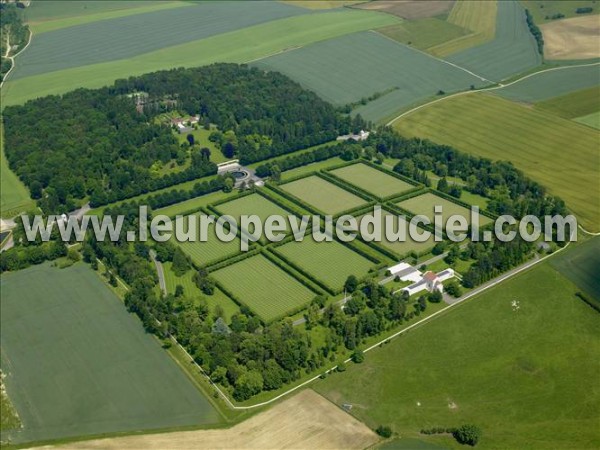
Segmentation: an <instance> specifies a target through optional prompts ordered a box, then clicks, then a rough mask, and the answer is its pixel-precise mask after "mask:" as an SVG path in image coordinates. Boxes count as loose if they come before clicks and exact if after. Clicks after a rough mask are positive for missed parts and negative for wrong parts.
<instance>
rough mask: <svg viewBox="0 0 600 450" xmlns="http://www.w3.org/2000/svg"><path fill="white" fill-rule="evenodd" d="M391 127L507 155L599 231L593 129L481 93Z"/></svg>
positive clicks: (489, 154) (440, 104) (487, 154)
mask: <svg viewBox="0 0 600 450" xmlns="http://www.w3.org/2000/svg"><path fill="white" fill-rule="evenodd" d="M394 128H395V129H396V130H397V131H399V132H400V133H401V134H404V135H405V136H409V137H411V136H418V137H422V138H428V139H431V140H432V141H434V142H437V143H439V144H447V145H452V146H453V147H455V148H456V149H458V150H461V151H464V152H468V153H472V154H475V155H478V156H483V157H486V158H491V159H493V160H504V161H506V160H508V161H511V162H512V163H513V164H514V165H515V167H517V168H518V169H520V170H523V171H524V172H525V173H526V174H527V175H528V176H529V177H531V178H532V179H533V180H536V181H537V182H539V183H540V184H541V185H543V186H544V187H545V188H546V189H547V190H548V191H549V192H551V193H553V194H555V195H558V196H560V197H561V198H562V199H563V200H564V201H565V202H566V204H567V207H568V208H570V209H571V210H572V211H573V212H574V213H575V214H576V215H577V216H578V219H579V222H580V223H581V224H582V225H583V226H584V227H585V228H586V229H588V230H591V231H600V230H598V224H599V223H600V191H598V189H596V188H597V186H598V185H599V183H600V172H599V171H598V167H599V164H600V161H599V158H600V155H598V152H597V151H596V150H595V149H597V145H598V133H597V131H596V130H593V129H592V128H589V127H587V126H584V125H580V124H578V123H576V122H573V121H570V120H567V119H563V118H560V117H557V116H554V115H551V114H548V113H545V112H542V111H537V110H535V109H533V108H528V107H525V106H522V105H519V104H517V103H513V102H510V101H508V100H505V99H502V98H500V97H496V96H492V95H489V94H484V93H474V94H468V95H461V96H457V97H454V98H450V99H447V100H444V101H442V102H438V103H436V104H434V105H430V106H428V107H426V108H422V109H420V110H419V111H416V112H414V113H413V114H410V115H409V116H406V117H404V118H402V119H401V120H399V121H397V122H396V123H395V124H394ZM565 149H569V151H565ZM573 155H577V157H576V158H574V157H573ZM594 204H595V205H594Z"/></svg>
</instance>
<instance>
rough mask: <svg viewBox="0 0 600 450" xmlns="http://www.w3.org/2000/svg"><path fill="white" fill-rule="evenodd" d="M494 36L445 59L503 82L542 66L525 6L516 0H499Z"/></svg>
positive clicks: (490, 78) (489, 78)
mask: <svg viewBox="0 0 600 450" xmlns="http://www.w3.org/2000/svg"><path fill="white" fill-rule="evenodd" d="M497 4H498V14H497V17H496V33H495V36H494V39H492V40H491V41H490V42H487V43H485V44H483V45H480V46H477V47H473V48H470V49H467V50H464V51H461V52H458V53H455V54H453V55H451V56H450V57H448V58H446V59H447V60H448V61H450V62H452V63H454V64H457V65H459V66H461V67H464V68H467V69H469V70H471V71H473V72H474V73H476V74H477V75H480V76H483V77H485V78H487V79H488V80H492V81H500V80H504V79H506V78H509V77H510V76H512V75H515V74H518V73H521V72H524V71H526V70H529V69H532V68H533V67H536V66H539V65H540V64H541V63H542V57H541V55H540V54H539V52H538V50H537V44H536V42H535V39H534V38H533V36H532V35H531V32H530V31H529V28H528V26H527V23H526V22H525V13H524V11H523V7H522V6H521V5H520V4H519V3H518V2H516V1H500V2H497Z"/></svg>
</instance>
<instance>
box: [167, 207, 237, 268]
mask: <svg viewBox="0 0 600 450" xmlns="http://www.w3.org/2000/svg"><path fill="white" fill-rule="evenodd" d="M196 217H198V219H196V220H197V222H198V225H196V226H195V227H194V228H195V229H196V230H198V227H199V223H200V220H201V217H204V218H206V214H197V215H196ZM205 220H206V219H205ZM186 228H187V227H186ZM215 229H216V228H215V225H214V224H211V225H209V227H208V232H207V240H206V242H201V241H200V238H201V236H200V233H199V232H198V236H197V238H194V237H192V240H190V241H189V242H178V241H177V240H176V239H173V243H174V244H175V245H178V246H179V247H181V249H182V250H183V252H184V253H185V254H186V255H188V256H189V257H190V258H192V261H193V262H195V263H196V264H199V265H206V264H210V263H213V262H215V261H217V260H220V259H223V258H225V257H228V256H233V255H236V254H237V253H239V252H240V240H239V239H238V238H237V237H236V238H235V239H233V240H232V241H230V242H224V241H221V240H220V239H219V238H218V237H217V234H216V231H215Z"/></svg>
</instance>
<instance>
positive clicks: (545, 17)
mask: <svg viewBox="0 0 600 450" xmlns="http://www.w3.org/2000/svg"><path fill="white" fill-rule="evenodd" d="M521 2H522V3H523V5H524V6H525V8H527V9H529V11H530V12H531V14H532V15H533V18H534V20H535V23H536V24H538V25H541V24H543V23H546V22H554V21H555V19H552V16H554V15H555V14H562V15H563V16H564V17H565V18H569V17H581V14H577V13H576V11H577V8H589V7H591V8H592V9H593V12H592V14H598V11H599V9H598V3H597V2H596V0H569V1H557V0H521Z"/></svg>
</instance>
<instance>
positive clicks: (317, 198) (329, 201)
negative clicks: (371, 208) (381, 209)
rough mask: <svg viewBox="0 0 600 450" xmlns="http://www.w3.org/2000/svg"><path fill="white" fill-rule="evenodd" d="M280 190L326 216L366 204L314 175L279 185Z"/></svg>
mask: <svg viewBox="0 0 600 450" xmlns="http://www.w3.org/2000/svg"><path fill="white" fill-rule="evenodd" d="M281 188H282V189H283V190H284V191H286V192H289V193H290V194H292V195H293V196H295V197H297V198H299V199H300V200H303V201H305V202H306V203H308V204H310V205H312V206H314V207H315V208H317V209H318V210H319V211H323V212H324V213H326V214H334V215H335V214H338V213H341V212H343V211H347V210H349V209H353V208H356V207H358V206H361V205H364V204H365V203H366V201H365V200H363V199H362V198H360V197H357V196H356V195H354V194H351V193H350V192H348V191H346V190H344V189H342V188H341V187H338V186H336V185H335V184H333V183H330V182H329V181H325V180H324V179H323V178H320V177H318V176H316V175H312V176H309V177H306V178H301V179H299V180H296V181H291V182H289V183H286V184H283V185H281Z"/></svg>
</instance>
